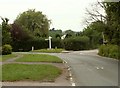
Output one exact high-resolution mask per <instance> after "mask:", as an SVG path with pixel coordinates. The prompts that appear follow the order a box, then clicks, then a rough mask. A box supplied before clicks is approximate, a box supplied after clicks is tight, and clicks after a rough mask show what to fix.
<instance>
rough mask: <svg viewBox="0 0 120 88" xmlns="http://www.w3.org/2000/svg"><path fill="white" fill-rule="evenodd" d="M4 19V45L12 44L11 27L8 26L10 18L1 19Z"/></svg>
mask: <svg viewBox="0 0 120 88" xmlns="http://www.w3.org/2000/svg"><path fill="white" fill-rule="evenodd" d="M1 19H2V21H3V22H2V45H5V44H11V41H12V39H11V33H10V29H11V27H10V25H9V24H8V21H9V19H8V18H1Z"/></svg>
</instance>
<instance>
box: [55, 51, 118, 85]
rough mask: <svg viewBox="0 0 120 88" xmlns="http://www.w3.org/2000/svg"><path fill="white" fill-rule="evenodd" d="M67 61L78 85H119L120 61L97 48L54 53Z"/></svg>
mask: <svg viewBox="0 0 120 88" xmlns="http://www.w3.org/2000/svg"><path fill="white" fill-rule="evenodd" d="M53 55H56V56H58V57H61V58H62V59H64V60H65V61H67V62H68V63H67V64H68V65H69V66H70V67H71V71H72V74H73V79H74V81H75V84H76V86H118V61H116V60H113V59H111V58H106V57H100V56H98V55H97V50H92V51H76V52H70V53H61V54H53Z"/></svg>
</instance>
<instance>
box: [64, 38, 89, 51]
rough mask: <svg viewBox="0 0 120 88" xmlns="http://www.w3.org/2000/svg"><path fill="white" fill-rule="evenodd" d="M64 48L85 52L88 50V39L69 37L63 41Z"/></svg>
mask: <svg viewBox="0 0 120 88" xmlns="http://www.w3.org/2000/svg"><path fill="white" fill-rule="evenodd" d="M63 43H64V44H63V45H64V48H65V49H66V50H85V49H89V47H88V45H89V38H88V37H87V36H83V37H71V38H66V39H65V40H64V41H63Z"/></svg>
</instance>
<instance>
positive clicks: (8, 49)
mask: <svg viewBox="0 0 120 88" xmlns="http://www.w3.org/2000/svg"><path fill="white" fill-rule="evenodd" d="M11 53H12V46H11V45H9V44H6V45H3V47H2V54H3V55H7V54H11Z"/></svg>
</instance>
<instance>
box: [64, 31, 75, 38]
mask: <svg viewBox="0 0 120 88" xmlns="http://www.w3.org/2000/svg"><path fill="white" fill-rule="evenodd" d="M64 34H66V38H69V37H74V36H76V33H75V32H74V31H72V30H66V31H65V32H64Z"/></svg>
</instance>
